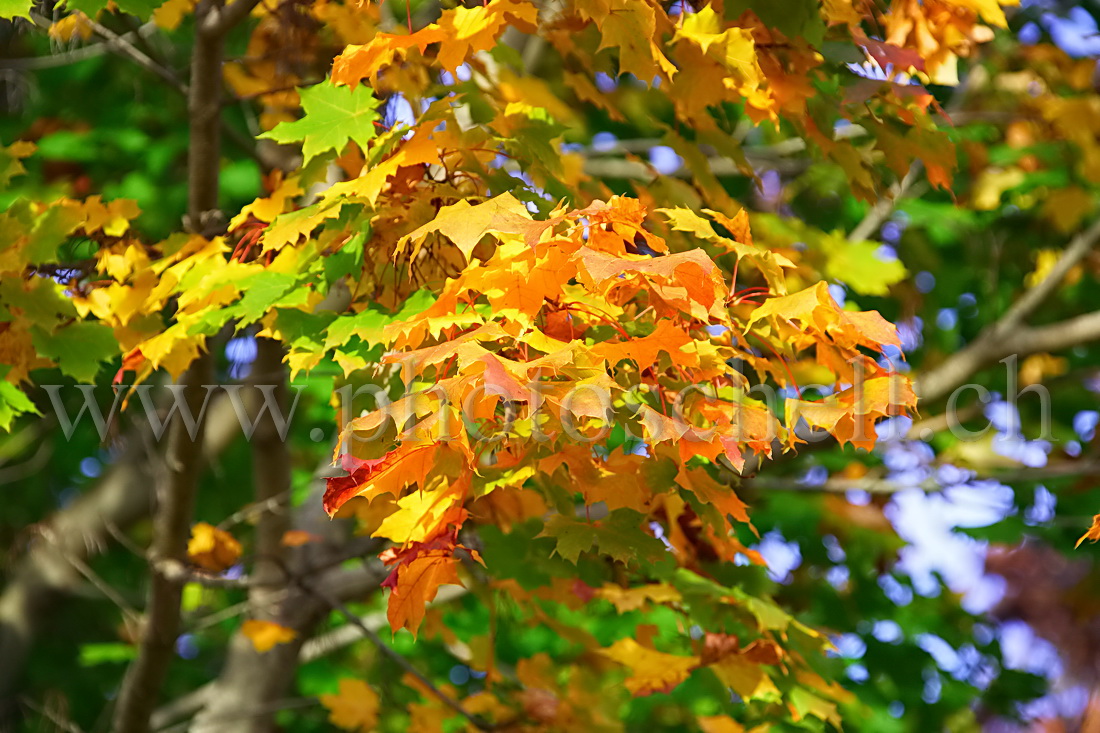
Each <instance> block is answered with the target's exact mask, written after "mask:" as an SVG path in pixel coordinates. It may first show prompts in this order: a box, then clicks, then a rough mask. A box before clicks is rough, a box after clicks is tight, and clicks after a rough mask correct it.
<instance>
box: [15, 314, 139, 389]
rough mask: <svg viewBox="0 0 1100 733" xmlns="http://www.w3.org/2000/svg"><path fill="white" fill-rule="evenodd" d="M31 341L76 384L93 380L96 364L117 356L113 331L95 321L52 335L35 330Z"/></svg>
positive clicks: (97, 369) (97, 367) (96, 368)
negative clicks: (76, 382)
mask: <svg viewBox="0 0 1100 733" xmlns="http://www.w3.org/2000/svg"><path fill="white" fill-rule="evenodd" d="M31 338H32V339H33V340H34V347H35V349H37V350H38V353H39V354H41V355H42V356H45V357H47V358H49V359H53V360H54V361H55V362H57V366H58V367H59V368H60V369H61V373H62V374H64V375H66V376H68V377H72V378H73V379H75V380H76V381H78V382H91V381H92V380H94V379H95V375H96V372H98V371H99V363H100V362H101V361H105V360H107V359H110V358H111V357H113V356H117V355H118V353H119V346H118V341H117V340H116V339H115V334H114V331H113V330H111V328H109V327H108V326H106V325H104V324H102V323H97V322H95V321H78V322H76V323H73V324H72V325H69V326H66V327H65V328H62V329H59V330H58V331H57V332H56V333H52V334H51V333H49V332H47V331H45V330H43V329H40V328H34V329H32V331H31Z"/></svg>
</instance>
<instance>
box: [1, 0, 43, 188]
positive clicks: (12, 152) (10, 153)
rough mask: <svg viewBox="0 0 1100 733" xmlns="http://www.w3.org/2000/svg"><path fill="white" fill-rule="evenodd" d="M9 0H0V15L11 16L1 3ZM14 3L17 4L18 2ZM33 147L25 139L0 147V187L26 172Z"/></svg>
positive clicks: (4, 186) (33, 145)
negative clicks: (7, 14) (26, 162)
mask: <svg viewBox="0 0 1100 733" xmlns="http://www.w3.org/2000/svg"><path fill="white" fill-rule="evenodd" d="M11 1H12V0H0V17H11V16H5V15H4V10H3V9H4V5H3V3H4V2H11ZM14 4H16V5H18V4H20V3H14ZM27 6H28V8H29V7H30V4H29V3H27ZM19 17H27V16H19ZM35 149H36V146H35V144H34V143H32V142H29V141H27V140H16V141H15V142H14V143H12V144H11V145H9V146H8V147H6V148H5V147H0V188H6V187H7V185H8V184H9V183H10V182H11V179H12V178H14V177H15V176H20V175H23V174H24V173H26V172H27V169H26V168H24V167H23V163H22V160H23V158H26V157H27V156H29V155H30V154H31V153H33V152H34V151H35Z"/></svg>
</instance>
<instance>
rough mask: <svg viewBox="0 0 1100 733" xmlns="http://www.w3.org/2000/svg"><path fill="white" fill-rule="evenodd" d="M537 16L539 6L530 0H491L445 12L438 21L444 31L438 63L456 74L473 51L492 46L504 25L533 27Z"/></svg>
mask: <svg viewBox="0 0 1100 733" xmlns="http://www.w3.org/2000/svg"><path fill="white" fill-rule="evenodd" d="M537 17H538V8H537V7H536V6H535V5H534V4H532V3H530V2H528V1H527V0H491V2H488V3H485V4H481V5H475V6H473V7H469V8H468V7H464V6H461V5H460V6H459V7H457V8H455V9H453V10H447V11H444V12H443V15H442V16H441V17H440V19H439V23H438V25H439V27H440V29H442V30H443V31H444V32H445V36H444V39H443V41H442V43H441V44H440V48H439V57H438V59H439V64H440V65H441V66H442V67H443V68H444V69H446V70H447V71H450V72H452V73H453V72H454V71H455V70H456V69H457V68H458V65H459V64H461V63H462V62H463V61H465V60H466V58H467V57H468V56H469V55H470V54H472V53H476V52H478V51H487V50H489V49H490V48H492V47H493V45H494V44H495V43H496V39H497V37H498V36H499V35H500V34H501V33H502V32H503V30H504V28H505V26H507V25H509V24H511V25H513V26H516V27H517V28H519V29H521V30H522V29H524V28H526V29H528V30H533V28H534V25H533V24H534V22H535V19H536V18H537Z"/></svg>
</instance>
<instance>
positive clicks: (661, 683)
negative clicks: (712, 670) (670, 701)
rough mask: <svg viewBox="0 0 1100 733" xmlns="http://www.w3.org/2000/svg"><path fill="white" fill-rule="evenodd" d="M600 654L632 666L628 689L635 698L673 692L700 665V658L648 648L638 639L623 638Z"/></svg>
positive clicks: (627, 683) (626, 682)
mask: <svg viewBox="0 0 1100 733" xmlns="http://www.w3.org/2000/svg"><path fill="white" fill-rule="evenodd" d="M600 654H603V655H604V656H606V657H610V658H611V659H614V660H615V661H616V662H618V663H619V664H622V665H625V666H627V667H629V668H630V676H629V677H627V678H626V681H625V683H624V684H625V685H626V689H628V690H629V691H630V693H631V694H632V695H634V696H635V697H640V696H644V695H652V694H653V693H655V692H669V691H671V690H672V689H673V688H674V687H676V686H677V685H679V684H680V683H681V682H683V681H684V680H686V679H687V678H688V675H690V674H691V670H693V669H695V668H696V667H698V666H699V661H700V660H699V657H683V656H678V655H676V654H666V653H665V652H659V651H656V650H655V649H650V648H648V647H644V646H642V645H641V644H639V643H638V642H636V641H635V640H634V639H619V640H618V641H616V642H615V643H614V644H612V645H611V646H609V647H607V648H606V649H601V650H600Z"/></svg>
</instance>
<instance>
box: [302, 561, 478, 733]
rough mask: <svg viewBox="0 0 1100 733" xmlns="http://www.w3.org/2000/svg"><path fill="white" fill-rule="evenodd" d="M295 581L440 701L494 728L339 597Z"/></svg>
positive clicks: (307, 583) (310, 584) (472, 719)
mask: <svg viewBox="0 0 1100 733" xmlns="http://www.w3.org/2000/svg"><path fill="white" fill-rule="evenodd" d="M294 582H296V583H297V584H298V585H299V586H301V588H302V589H303V590H305V591H306V592H308V593H311V594H313V595H316V596H317V597H318V598H320V599H321V600H322V601H324V602H325V603H326V604H328V605H329V606H331V607H332V608H335V609H336V610H337V611H339V612H340V614H341V615H342V616H343V617H344V618H345V619H347V622H348V623H350V624H351V625H352V626H354V627H356V628H357V629H359V631H360V633H362V635H363V636H365V637H366V638H367V639H369V640H370V642H371V643H372V644H374V646H375V647H377V648H378V651H380V652H382V653H383V654H385V655H386V656H387V657H389V658H390V659H391V660H392V661H393V662H394V663H396V664H397V666H399V667H401V669H403V670H405V672H406V673H407V674H410V675H412V676H413V677H414V678H416V680H417V682H419V683H420V684H422V685H424V687H425V688H427V689H428V690H430V691H431V693H432V694H433V695H435V696H436V697H437V698H438V699H439V701H440V702H442V703H443V704H444V705H446V706H447V707H449V708H450V709H451V710H453V711H455V712H456V713H458V714H459V715H461V716H462V717H464V718H466V720H468V721H469V722H470V724H471V725H473V726H474V727H475V728H477V729H478V730H492V729H493V726H492V725H490V724H489V723H487V722H486V721H484V720H482V719H481V718H480V717H478V716H476V715H474V714H473V713H471V712H470V711H469V710H467V709H466V708H464V707H462V704H461V703H459V702H458V701H457V700H455V699H454V698H453V697H451V696H450V695H448V694H447V693H445V692H443V690H441V689H439V688H438V687H436V686H435V684H434V683H432V681H431V680H429V679H428V678H427V677H425V676H424V675H423V674H422V673H421V672H420V670H418V669H417V668H416V667H414V666H413V665H412V664H411V663H410V662H409V660H407V659H405V657H403V656H402V655H401V654H399V653H398V652H397V651H395V650H394V649H393V647H391V646H389V645H388V644H386V642H384V641H382V638H381V637H380V636H378V634H376V633H374V630H373V629H371V628H370V627H369V626H367V625H366V624H365V623H363V621H362V620H360V618H359V617H358V616H357V615H355V614H354V613H352V612H351V610H350V609H349V608H348V607H347V606H345V605H344V604H343V603H341V602H340V600H339V599H337V598H333V597H332V596H330V595H329V594H328V592H327V591H325V590H323V589H321V588H319V587H317V586H315V585H313V584H312V583H311V582H310V581H309V580H307V579H305V578H301V577H296V578H295V579H294Z"/></svg>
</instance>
